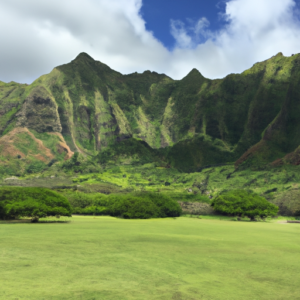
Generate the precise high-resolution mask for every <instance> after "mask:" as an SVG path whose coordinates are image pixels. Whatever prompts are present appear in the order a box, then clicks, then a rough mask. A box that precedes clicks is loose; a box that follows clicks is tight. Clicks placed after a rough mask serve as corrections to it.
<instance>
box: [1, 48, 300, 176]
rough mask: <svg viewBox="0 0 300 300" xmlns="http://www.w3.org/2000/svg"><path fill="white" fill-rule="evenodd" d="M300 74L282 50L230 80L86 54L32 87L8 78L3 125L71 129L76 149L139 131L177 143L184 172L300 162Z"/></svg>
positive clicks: (296, 59) (68, 135)
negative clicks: (133, 67) (129, 70)
mask: <svg viewBox="0 0 300 300" xmlns="http://www.w3.org/2000/svg"><path fill="white" fill-rule="evenodd" d="M299 80H300V56H299V55H294V56H291V57H284V56H283V55H282V54H281V53H279V54H278V55H276V56H274V57H272V58H270V59H269V60H266V61H264V62H260V63H257V64H255V65H254V66H253V67H252V68H250V69H249V70H246V71H245V72H243V73H242V74H231V75H228V76H227V77H225V78H224V79H218V80H209V79H206V78H204V77H203V76H202V75H201V74H200V73H199V71H197V70H195V69H194V70H192V71H191V72H190V73H189V74H188V75H187V76H186V77H185V78H183V79H182V80H178V81H174V80H172V79H171V78H169V77H168V76H166V75H163V74H157V73H155V72H150V71H146V72H144V73H143V74H138V73H134V74H130V75H122V74H120V73H118V72H116V71H113V70H112V69H110V68H109V67H108V66H106V65H105V64H103V63H101V62H97V61H95V60H93V59H92V58H91V57H90V56H89V55H87V54H85V53H81V54H80V55H78V57H77V58H76V59H75V60H73V61H72V62H71V63H69V64H65V65H62V66H59V67H56V68H55V69H54V70H53V71H52V72H51V73H50V74H48V75H44V76H41V77H40V78H39V79H37V80H36V81H35V82H34V83H32V84H31V85H29V86H26V85H19V84H16V83H9V84H5V83H1V84H0V115H1V120H2V121H1V122H2V123H1V124H0V134H2V135H4V136H5V134H7V133H9V132H10V131H11V130H13V129H14V128H16V127H26V128H28V129H29V130H30V131H32V130H34V132H35V133H34V132H33V131H32V132H33V134H34V135H35V136H36V134H37V133H40V134H44V133H51V132H52V133H53V132H54V133H56V134H60V133H61V134H62V138H63V139H64V140H65V141H66V143H67V145H68V147H70V151H73V152H74V151H75V152H79V153H82V154H84V155H88V154H89V155H96V154H97V153H98V152H102V151H104V150H105V149H106V148H107V147H110V146H111V145H113V144H114V143H115V141H116V140H123V139H124V138H130V137H133V138H136V139H140V140H143V141H145V142H146V143H147V144H148V145H149V146H150V147H151V148H161V147H168V149H167V153H168V156H169V160H170V161H171V162H172V165H173V166H175V167H178V168H179V169H181V170H183V171H196V170H198V169H199V168H202V167H204V166H207V165H215V164H221V163H232V162H234V161H237V162H236V166H240V165H243V166H244V167H249V166H250V167H251V166H255V167H256V168H260V167H261V166H263V165H265V164H266V163H272V162H274V161H278V160H280V159H282V160H281V163H282V162H283V163H287V162H288V161H289V162H288V163H295V162H294V161H295V160H286V159H283V158H284V157H285V156H286V155H287V154H288V153H293V152H294V151H296V149H297V148H298V146H299V145H300V140H299V139H300V138H299V134H298V131H299V128H298V127H299V126H300V125H299V124H298V123H299V122H298V118H297V116H298V114H299V107H298V104H297V103H298V102H297V101H298V100H297V99H299V90H298V88H297V87H298V86H299ZM52 138H53V139H55V136H54V135H52ZM174 145H175V146H174ZM173 146H174V149H173V148H172V147H173ZM52 152H53V151H52ZM208 152H209V153H210V154H211V155H208V154H207V153H208ZM52 154H53V155H54V156H55V159H57V156H59V155H58V154H56V153H52ZM297 161H298V160H297ZM14 163H15V162H11V164H14ZM26 164H27V163H26Z"/></svg>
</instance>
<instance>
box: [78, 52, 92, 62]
mask: <svg viewBox="0 0 300 300" xmlns="http://www.w3.org/2000/svg"><path fill="white" fill-rule="evenodd" d="M75 60H90V61H94V59H93V58H92V57H91V56H89V55H88V54H87V53H85V52H81V53H79V54H78V55H77V57H76V58H75Z"/></svg>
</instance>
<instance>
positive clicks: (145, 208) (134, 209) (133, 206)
mask: <svg viewBox="0 0 300 300" xmlns="http://www.w3.org/2000/svg"><path fill="white" fill-rule="evenodd" d="M109 213H110V215H111V216H115V217H123V218H125V219H149V218H158V217H159V216H160V211H159V209H158V207H157V206H156V205H155V204H154V203H153V202H152V201H151V200H149V199H146V198H145V199H143V198H138V197H133V196H131V195H130V196H123V197H122V198H121V199H118V200H117V201H113V203H112V204H111V205H110V206H109Z"/></svg>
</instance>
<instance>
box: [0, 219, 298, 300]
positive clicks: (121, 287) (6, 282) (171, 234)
mask: <svg viewBox="0 0 300 300" xmlns="http://www.w3.org/2000/svg"><path fill="white" fill-rule="evenodd" d="M67 219H68V218H67ZM299 234H300V226H299V224H281V223H277V220H276V221H271V222H233V221H230V220H229V219H226V218H221V220H220V219H219V218H218V217H203V218H202V219H199V218H188V217H179V218H168V219H149V220H124V219H117V218H112V217H102V216H101V217H93V216H90V217H86V216H73V217H72V218H70V222H68V223H41V224H39V223H38V224H31V223H5V222H3V223H1V225H0V245H1V248H0V268H1V277H0V286H1V289H0V299H14V300H15V299H19V300H21V299H39V300H41V299H47V300H48V299H84V300H86V299H230V300H232V299H251V300H254V299H259V300H261V299H299V297H300V296H299V281H300V273H299V270H300V260H299V253H300V238H299Z"/></svg>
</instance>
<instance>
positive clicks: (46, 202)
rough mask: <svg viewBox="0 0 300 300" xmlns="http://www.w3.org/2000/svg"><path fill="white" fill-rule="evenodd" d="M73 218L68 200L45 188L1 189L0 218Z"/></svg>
mask: <svg viewBox="0 0 300 300" xmlns="http://www.w3.org/2000/svg"><path fill="white" fill-rule="evenodd" d="M56 215H62V216H71V206H70V204H69V202H68V200H67V199H66V198H65V197H63V196H61V195H59V194H58V193H56V192H54V191H51V190H48V189H45V188H31V187H26V188H21V187H5V188H0V218H5V219H11V218H12V219H14V218H18V217H32V218H40V217H46V216H56Z"/></svg>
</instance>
